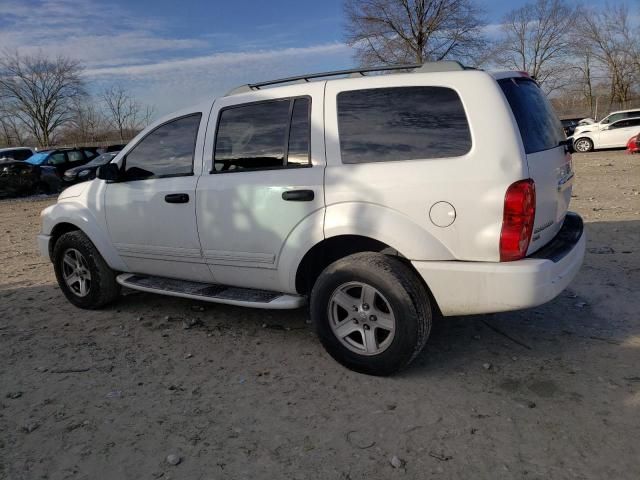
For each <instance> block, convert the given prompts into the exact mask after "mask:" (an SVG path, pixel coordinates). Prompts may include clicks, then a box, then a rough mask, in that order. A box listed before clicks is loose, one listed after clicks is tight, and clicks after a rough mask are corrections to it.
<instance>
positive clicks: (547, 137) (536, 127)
mask: <svg viewBox="0 0 640 480" xmlns="http://www.w3.org/2000/svg"><path fill="white" fill-rule="evenodd" d="M498 83H499V84H500V87H502V91H503V92H504V95H505V97H507V101H508V102H509V105H510V106H511V110H512V111H513V115H514V116H515V117H516V121H517V122H518V128H519V129H520V136H521V137H522V143H523V144H524V150H525V152H526V153H535V152H541V151H543V150H549V149H550V148H554V147H557V146H558V145H559V144H560V142H562V141H563V140H564V139H565V138H566V137H565V134H564V130H563V129H562V125H561V124H560V121H559V120H558V117H557V116H556V114H555V112H554V111H553V107H552V106H551V103H550V102H549V100H548V99H547V97H546V95H545V94H544V93H543V91H542V90H541V89H540V87H539V86H538V84H536V83H535V82H534V81H533V80H531V79H528V78H506V79H503V80H500V81H499V82H498Z"/></svg>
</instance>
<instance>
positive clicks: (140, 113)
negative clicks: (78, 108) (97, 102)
mask: <svg viewBox="0 0 640 480" xmlns="http://www.w3.org/2000/svg"><path fill="white" fill-rule="evenodd" d="M102 100H103V102H104V105H105V109H106V114H107V120H108V122H109V124H110V125H111V127H112V128H113V129H115V130H116V131H117V133H118V135H119V136H120V141H124V140H126V139H129V138H130V137H132V136H133V135H134V134H135V133H136V132H137V131H138V130H140V129H141V128H143V127H144V126H146V125H147V124H148V123H149V121H150V120H151V117H152V115H153V109H152V108H150V107H144V106H143V105H142V104H140V103H139V102H138V101H136V100H135V99H134V98H133V97H132V96H131V95H130V94H129V93H128V92H127V91H126V90H125V89H124V88H123V87H122V86H120V85H114V86H112V87H109V88H107V89H106V90H105V91H104V92H103V93H102Z"/></svg>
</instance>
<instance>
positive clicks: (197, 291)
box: [116, 273, 306, 310]
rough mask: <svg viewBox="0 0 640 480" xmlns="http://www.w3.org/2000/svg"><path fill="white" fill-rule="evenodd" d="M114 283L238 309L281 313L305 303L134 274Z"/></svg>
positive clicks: (257, 292) (293, 297) (277, 295)
mask: <svg viewBox="0 0 640 480" xmlns="http://www.w3.org/2000/svg"><path fill="white" fill-rule="evenodd" d="M116 280H117V282H118V283H119V284H120V285H122V286H123V287H128V288H132V289H134V290H140V291H142V292H149V293H158V294H160V295H170V296H173V297H183V298H191V299H193V300H202V301H204V302H215V303H226V304H228V305H238V306H241V307H253V308H267V309H272V310H284V309H291V308H298V307H301V306H303V305H304V304H305V303H306V298H305V297H303V296H300V295H290V294H287V293H279V292H270V291H267V290H254V289H250V288H239V287H230V286H227V285H215V284H211V283H200V282H191V281H187V280H176V279H174V278H164V277H153V276H151V275H139V274H136V273H122V274H120V275H118V277H117V278H116Z"/></svg>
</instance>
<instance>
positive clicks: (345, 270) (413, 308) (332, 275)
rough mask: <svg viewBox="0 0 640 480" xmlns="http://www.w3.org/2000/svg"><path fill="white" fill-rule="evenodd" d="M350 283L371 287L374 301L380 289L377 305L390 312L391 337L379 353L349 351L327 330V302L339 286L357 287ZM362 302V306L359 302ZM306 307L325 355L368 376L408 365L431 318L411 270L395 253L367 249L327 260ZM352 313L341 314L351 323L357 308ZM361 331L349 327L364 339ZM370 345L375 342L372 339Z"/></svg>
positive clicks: (426, 299)
mask: <svg viewBox="0 0 640 480" xmlns="http://www.w3.org/2000/svg"><path fill="white" fill-rule="evenodd" d="M350 284H355V285H357V284H363V285H367V286H370V287H373V289H374V290H377V292H376V298H377V299H378V300H379V299H380V297H379V295H378V294H381V295H382V296H383V297H384V298H383V300H382V302H383V303H382V305H385V303H384V302H386V304H388V306H389V307H390V309H391V314H392V316H394V317H395V329H394V334H393V336H392V339H391V340H390V343H388V345H387V346H386V347H385V349H384V350H383V351H381V352H380V353H371V354H362V353H358V352H355V351H353V349H350V348H349V347H347V346H345V344H344V340H339V339H338V336H337V335H336V334H334V332H333V328H336V327H332V324H334V320H332V318H333V317H332V315H335V314H333V313H332V312H333V311H334V310H333V308H334V307H332V305H335V304H334V303H332V302H331V300H332V298H333V295H334V293H335V292H338V291H339V290H340V289H343V288H356V289H357V288H358V287H357V286H355V287H349V285H350ZM345 286H346V287H345ZM361 291H362V290H361ZM356 295H357V294H356ZM350 299H351V298H350ZM364 307H366V305H363V304H361V305H360V306H359V308H364ZM368 308H369V307H367V309H368ZM310 310H311V320H312V322H313V325H314V328H315V330H316V333H317V334H318V336H319V337H320V341H321V342H322V345H323V346H324V347H325V349H326V350H327V352H328V353H329V355H331V356H332V357H333V358H334V359H335V360H336V361H338V362H340V363H341V364H342V365H344V366H345V367H347V368H349V369H351V370H354V371H356V372H360V373H366V374H369V375H390V374H392V373H395V372H397V371H398V370H401V369H402V368H404V367H406V366H407V365H409V363H411V361H412V360H413V359H414V358H415V357H416V356H417V355H418V354H419V353H420V352H421V351H422V349H423V347H424V345H425V343H426V342H427V338H428V337H429V332H430V330H431V322H432V317H433V313H432V312H433V310H432V307H431V302H430V301H429V295H428V293H427V291H426V288H425V287H424V285H423V284H422V282H421V281H420V280H419V278H418V277H417V276H416V274H415V273H414V272H413V271H412V270H411V269H410V268H409V267H408V266H407V265H405V264H404V263H403V262H402V261H401V260H399V259H397V258H394V257H391V256H388V255H383V254H379V253H369V252H365V253H357V254H354V255H350V256H348V257H345V258H342V259H340V260H337V261H336V262H334V263H332V264H331V265H329V266H328V267H327V268H326V269H325V270H324V271H323V272H322V273H321V274H320V277H319V278H318V280H317V281H316V283H315V285H314V287H313V290H312V292H311V305H310ZM341 311H342V312H346V311H347V310H346V309H342V310H341ZM353 312H354V313H347V315H346V316H347V317H349V316H351V315H353V316H354V318H353V323H355V324H358V322H357V321H356V318H355V317H356V316H357V315H362V313H355V312H356V310H355V307H354V309H353ZM367 320H368V319H367V318H366V312H365V317H362V318H361V320H360V321H361V322H362V323H363V324H364V323H365V322H366V321H367ZM350 321H351V320H349V319H347V320H343V322H350ZM342 324H343V323H339V325H342ZM345 324H346V323H345ZM369 324H371V323H370V322H369ZM362 327H364V325H362ZM367 330H368V329H367ZM364 333H365V332H362V333H358V332H354V333H353V334H352V335H355V337H351V338H356V339H358V338H361V339H362V341H363V343H364ZM374 336H375V334H374ZM345 338H346V337H345ZM382 343H384V341H383V342H382ZM375 344H376V346H377V341H376V342H375Z"/></svg>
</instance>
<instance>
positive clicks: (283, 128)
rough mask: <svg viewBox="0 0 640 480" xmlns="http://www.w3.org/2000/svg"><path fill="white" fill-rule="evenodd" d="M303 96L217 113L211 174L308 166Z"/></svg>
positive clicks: (306, 106) (306, 102)
mask: <svg viewBox="0 0 640 480" xmlns="http://www.w3.org/2000/svg"><path fill="white" fill-rule="evenodd" d="M310 107H311V101H310V99H309V98H307V97H299V98H286V99H278V100H269V101H265V102H258V103H250V104H244V105H234V106H232V107H229V108H225V109H224V110H222V111H221V113H220V117H219V121H218V132H217V134H216V143H215V149H214V157H213V159H214V162H213V166H214V171H215V172H236V171H251V170H269V169H274V168H294V167H306V166H310V149H309V145H310V133H311V128H310V117H309V114H310V111H311V110H310Z"/></svg>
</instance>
